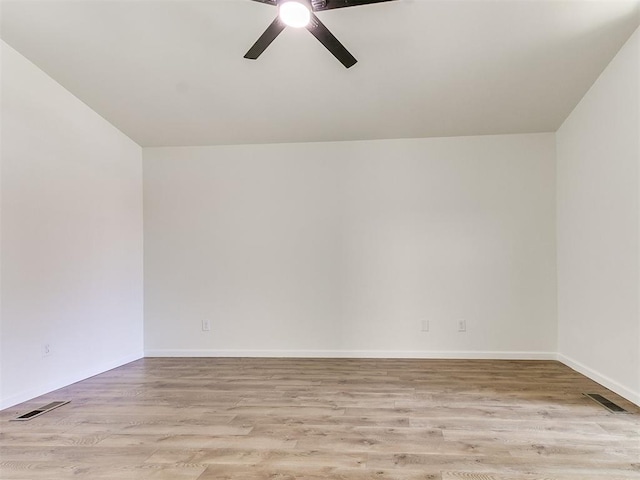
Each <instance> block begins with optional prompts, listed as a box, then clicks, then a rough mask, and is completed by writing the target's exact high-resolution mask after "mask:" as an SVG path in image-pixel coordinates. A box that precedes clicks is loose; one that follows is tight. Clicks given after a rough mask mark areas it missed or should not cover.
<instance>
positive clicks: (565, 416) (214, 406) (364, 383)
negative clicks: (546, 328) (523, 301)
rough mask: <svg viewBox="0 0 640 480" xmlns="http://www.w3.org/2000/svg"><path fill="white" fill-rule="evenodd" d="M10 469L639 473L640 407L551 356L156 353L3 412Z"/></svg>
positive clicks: (502, 477)
mask: <svg viewBox="0 0 640 480" xmlns="http://www.w3.org/2000/svg"><path fill="white" fill-rule="evenodd" d="M582 392H590V393H601V394H603V395H605V396H607V397H608V398H610V399H611V400H613V401H614V402H616V403H618V404H619V405H621V406H623V407H625V408H627V409H628V410H629V411H630V413H628V414H612V413H610V412H608V411H607V410H605V409H604V408H603V407H601V406H599V405H598V404H596V403H595V402H593V401H592V400H590V399H588V398H586V397H584V396H583V395H582ZM53 400H71V403H70V404H68V405H66V406H64V407H61V408H59V409H57V410H53V411H52V412H49V413H47V414H45V415H43V416H41V417H38V418H35V419H33V420H31V421H29V422H9V421H8V420H9V419H10V418H13V417H15V416H17V415H18V414H21V413H25V412H26V411H28V410H31V409H33V408H36V407H39V406H41V405H44V404H46V403H48V402H50V401H53ZM0 478H2V479H3V480H14V479H15V480H17V479H29V480H38V479H47V480H63V479H67V478H74V479H77V478H86V479H95V480H99V479H109V480H121V479H175V480H232V479H233V480H258V479H260V480H263V479H268V480H289V479H309V480H316V479H338V480H371V479H378V480H427V479H432V480H436V479H437V480H507V479H508V480H533V479H549V480H550V479H556V480H590V479H594V480H596V479H602V480H605V479H606V480H622V479H625V480H631V479H640V408H638V407H637V406H634V405H633V404H631V403H629V402H626V401H625V400H624V399H621V398H620V397H618V396H616V395H615V394H613V393H611V392H609V391H608V390H606V389H604V388H603V387H601V386H599V385H598V384H596V383H594V382H592V381H590V380H589V379H587V378H585V377H584V376H582V375H579V374H578V373H576V372H574V371H572V370H571V369H569V368H567V367H566V366H564V365H562V364H560V363H557V362H547V361H484V360H482V361H475V360H474V361H463V360H354V359H348V360H340V359H248V358H241V359H230V358H225V359H214V358H197V359H189V358H172V359H161V358H148V359H144V360H140V361H137V362H134V363H131V364H129V365H125V366H124V367H121V368H118V369H116V370H112V371H110V372H107V373H104V374H102V375H99V376H96V377H93V378H90V379H88V380H85V381H83V382H80V383H77V384H75V385H72V386H70V387H67V388H64V389H62V390H59V391H57V392H54V393H52V394H48V395H45V396H43V397H40V398H38V399H35V400H33V401H30V402H28V403H25V404H22V405H19V406H17V407H13V408H11V409H8V410H5V411H2V412H0Z"/></svg>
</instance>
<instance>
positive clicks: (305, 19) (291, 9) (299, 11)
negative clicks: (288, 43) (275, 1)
mask: <svg viewBox="0 0 640 480" xmlns="http://www.w3.org/2000/svg"><path fill="white" fill-rule="evenodd" d="M280 19H281V20H282V21H283V22H284V23H285V25H288V26H290V27H293V28H302V27H306V26H307V25H309V21H310V20H311V12H310V11H309V9H308V8H307V6H306V5H304V4H303V3H300V2H296V1H295V0H290V1H288V2H284V3H282V4H281V5H280Z"/></svg>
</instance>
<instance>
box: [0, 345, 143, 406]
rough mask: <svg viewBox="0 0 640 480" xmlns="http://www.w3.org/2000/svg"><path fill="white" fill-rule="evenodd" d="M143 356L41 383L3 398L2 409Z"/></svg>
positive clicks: (112, 362)
mask: <svg viewBox="0 0 640 480" xmlns="http://www.w3.org/2000/svg"><path fill="white" fill-rule="evenodd" d="M141 358H143V354H142V353H141V352H140V353H134V354H131V355H127V356H125V357H121V358H119V359H117V360H113V361H110V362H105V363H101V364H99V365H96V366H94V367H91V368H87V369H84V370H81V371H79V372H76V373H74V374H71V375H67V376H65V377H62V378H57V379H56V380H54V381H51V382H48V383H46V384H43V385H39V386H38V387H35V388H32V389H29V390H25V391H22V392H20V393H18V394H15V395H11V396H9V397H6V398H3V399H1V400H0V410H4V409H6V408H11V407H13V406H15V405H18V404H20V403H23V402H26V401H29V400H32V399H34V398H37V397H39V396H41V395H45V394H47V393H51V392H53V391H55V390H58V389H60V388H64V387H67V386H69V385H71V384H73V383H76V382H80V381H82V380H86V379H87V378H90V377H93V376H95V375H99V374H101V373H104V372H107V371H109V370H113V369H114V368H118V367H121V366H122V365H125V364H127V363H131V362H134V361H136V360H140V359H141Z"/></svg>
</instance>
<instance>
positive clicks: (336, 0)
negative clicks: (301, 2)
mask: <svg viewBox="0 0 640 480" xmlns="http://www.w3.org/2000/svg"><path fill="white" fill-rule="evenodd" d="M257 1H261V0H257ZM325 1H326V4H325V2H322V1H319V2H315V3H314V5H316V6H315V8H314V10H315V11H316V12H319V11H322V10H332V9H334V8H345V7H357V6H360V5H369V4H370V3H380V2H392V1H394V0H325Z"/></svg>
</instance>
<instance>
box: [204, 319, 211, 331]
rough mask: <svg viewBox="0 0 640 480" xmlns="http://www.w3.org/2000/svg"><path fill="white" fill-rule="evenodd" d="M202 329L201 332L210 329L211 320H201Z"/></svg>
mask: <svg viewBox="0 0 640 480" xmlns="http://www.w3.org/2000/svg"><path fill="white" fill-rule="evenodd" d="M202 331H203V332H210V331H211V321H209V320H202Z"/></svg>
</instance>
